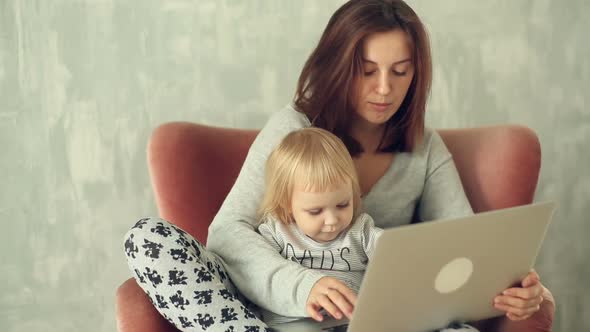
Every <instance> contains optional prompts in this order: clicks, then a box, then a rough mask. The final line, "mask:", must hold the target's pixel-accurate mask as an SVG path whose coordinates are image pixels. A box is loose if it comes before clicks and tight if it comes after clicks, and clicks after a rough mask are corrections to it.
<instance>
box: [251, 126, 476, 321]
mask: <svg viewBox="0 0 590 332" xmlns="http://www.w3.org/2000/svg"><path fill="white" fill-rule="evenodd" d="M360 205H361V193H360V186H359V183H358V178H357V175H356V170H355V166H354V163H353V161H352V158H351V157H350V154H349V153H348V150H347V149H346V147H345V146H344V144H343V143H342V141H340V139H338V138H337V137H336V136H334V135H333V134H332V133H330V132H328V131H326V130H323V129H319V128H305V129H300V130H297V131H294V132H291V133H290V134H288V135H287V136H286V137H285V138H284V139H283V140H282V141H281V143H280V144H279V145H278V146H277V147H276V148H275V150H274V151H273V152H272V153H271V154H270V156H269V158H268V160H267V163H266V175H265V191H264V197H263V200H262V204H261V206H260V209H259V214H260V216H261V224H260V225H259V227H258V231H259V232H260V234H261V235H262V236H263V237H264V238H265V239H266V240H267V241H268V243H269V244H270V245H271V246H273V247H274V248H275V249H276V250H277V251H278V252H280V253H281V255H282V256H283V257H284V258H285V259H290V260H292V261H294V262H297V263H299V264H301V265H303V266H305V267H307V268H310V269H315V270H318V271H321V273H322V274H324V275H325V276H330V277H334V278H336V279H339V280H340V281H342V282H344V283H345V284H346V285H347V286H348V287H349V288H350V289H351V290H353V291H355V292H358V290H359V288H360V284H361V281H362V277H363V274H364V271H365V269H366V267H367V264H368V262H369V260H370V259H371V256H372V254H373V251H374V249H375V245H376V243H377V240H378V238H379V236H380V235H381V234H382V232H383V230H382V229H380V228H378V227H376V226H375V224H374V222H373V219H372V218H371V217H370V216H369V215H368V214H366V213H361V212H360V211H361V208H360ZM283 295H284V296H289V294H277V296H283ZM263 319H264V321H265V322H266V323H268V324H269V325H270V326H273V325H274V324H277V323H282V322H287V321H290V320H294V319H298V318H296V317H281V316H279V315H276V314H274V313H272V312H270V311H264V312H263ZM458 330H461V331H477V330H475V329H473V328H471V327H469V326H467V325H463V324H456V325H454V326H450V327H449V328H447V329H444V330H443V331H458Z"/></svg>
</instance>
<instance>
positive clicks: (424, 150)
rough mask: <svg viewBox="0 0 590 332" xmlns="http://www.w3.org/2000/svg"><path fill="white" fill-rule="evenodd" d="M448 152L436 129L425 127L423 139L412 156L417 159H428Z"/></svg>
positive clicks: (419, 141)
mask: <svg viewBox="0 0 590 332" xmlns="http://www.w3.org/2000/svg"><path fill="white" fill-rule="evenodd" d="M441 150H442V151H443V152H444V151H446V146H445V144H444V142H443V140H442V138H441V137H440V134H439V133H438V131H436V129H433V128H429V127H425V128H424V133H423V135H422V138H421V139H419V140H418V144H417V145H416V146H415V148H414V150H413V153H412V155H414V157H416V158H420V157H424V158H428V156H429V155H431V154H432V153H438V152H440V151H441Z"/></svg>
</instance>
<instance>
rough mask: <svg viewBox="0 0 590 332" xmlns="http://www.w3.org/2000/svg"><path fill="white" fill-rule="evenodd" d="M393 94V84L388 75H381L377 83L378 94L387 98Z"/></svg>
mask: <svg viewBox="0 0 590 332" xmlns="http://www.w3.org/2000/svg"><path fill="white" fill-rule="evenodd" d="M390 92H391V83H390V82H389V75H388V74H381V75H379V81H378V82H377V93H378V94H380V95H382V96H387V95H388V94H389V93H390Z"/></svg>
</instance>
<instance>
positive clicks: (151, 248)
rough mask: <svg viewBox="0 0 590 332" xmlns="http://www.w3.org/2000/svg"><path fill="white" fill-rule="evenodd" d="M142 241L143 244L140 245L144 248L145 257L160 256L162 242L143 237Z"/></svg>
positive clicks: (154, 257) (153, 257)
mask: <svg viewBox="0 0 590 332" xmlns="http://www.w3.org/2000/svg"><path fill="white" fill-rule="evenodd" d="M143 242H145V244H144V245H143V246H141V247H142V248H144V249H145V256H146V257H149V258H152V259H156V258H160V249H162V248H164V246H163V245H162V244H160V243H156V242H152V241H150V240H147V239H143Z"/></svg>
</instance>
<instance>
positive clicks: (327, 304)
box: [318, 295, 342, 319]
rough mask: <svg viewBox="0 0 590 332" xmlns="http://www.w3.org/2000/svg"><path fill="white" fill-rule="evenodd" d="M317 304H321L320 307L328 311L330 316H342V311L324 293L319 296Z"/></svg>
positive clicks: (337, 317)
mask: <svg viewBox="0 0 590 332" xmlns="http://www.w3.org/2000/svg"><path fill="white" fill-rule="evenodd" d="M318 304H319V305H320V306H322V308H324V310H326V312H328V313H329V314H330V316H332V317H334V318H336V319H341V318H342V312H341V311H340V309H338V307H337V306H336V305H335V304H334V303H333V302H332V300H330V298H329V297H328V296H326V295H324V296H321V297H319V298H318Z"/></svg>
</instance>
